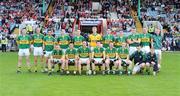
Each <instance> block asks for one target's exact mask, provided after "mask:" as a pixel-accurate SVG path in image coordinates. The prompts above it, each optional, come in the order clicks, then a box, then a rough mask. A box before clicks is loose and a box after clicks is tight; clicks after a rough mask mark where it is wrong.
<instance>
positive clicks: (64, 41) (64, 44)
mask: <svg viewBox="0 0 180 96" xmlns="http://www.w3.org/2000/svg"><path fill="white" fill-rule="evenodd" d="M70 41H71V38H70V37H69V35H64V36H59V37H58V38H57V43H58V44H59V45H60V47H61V48H62V49H67V48H68V46H69V42H70Z"/></svg>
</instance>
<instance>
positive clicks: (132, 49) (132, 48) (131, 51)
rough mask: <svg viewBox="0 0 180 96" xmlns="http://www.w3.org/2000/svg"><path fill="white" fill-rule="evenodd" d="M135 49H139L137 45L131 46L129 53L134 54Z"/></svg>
mask: <svg viewBox="0 0 180 96" xmlns="http://www.w3.org/2000/svg"><path fill="white" fill-rule="evenodd" d="M135 51H137V48H136V47H131V46H130V47H129V55H132V54H133V53H134V52H135Z"/></svg>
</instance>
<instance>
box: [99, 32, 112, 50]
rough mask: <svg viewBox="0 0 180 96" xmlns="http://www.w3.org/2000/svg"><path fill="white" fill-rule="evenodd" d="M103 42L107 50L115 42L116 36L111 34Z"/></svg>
mask: <svg viewBox="0 0 180 96" xmlns="http://www.w3.org/2000/svg"><path fill="white" fill-rule="evenodd" d="M102 41H103V47H104V48H107V47H109V43H110V42H114V36H113V35H111V34H108V35H106V36H104V37H103V40H102Z"/></svg>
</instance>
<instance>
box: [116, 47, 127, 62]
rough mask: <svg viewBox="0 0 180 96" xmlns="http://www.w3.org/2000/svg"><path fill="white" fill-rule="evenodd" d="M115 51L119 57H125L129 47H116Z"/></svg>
mask: <svg viewBox="0 0 180 96" xmlns="http://www.w3.org/2000/svg"><path fill="white" fill-rule="evenodd" d="M117 53H118V55H119V57H120V58H121V59H127V56H128V55H129V49H128V48H127V47H121V48H118V50H117Z"/></svg>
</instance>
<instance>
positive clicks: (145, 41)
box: [140, 33, 151, 46]
mask: <svg viewBox="0 0 180 96" xmlns="http://www.w3.org/2000/svg"><path fill="white" fill-rule="evenodd" d="M140 38H141V45H142V46H150V43H151V34H149V33H146V34H140Z"/></svg>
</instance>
